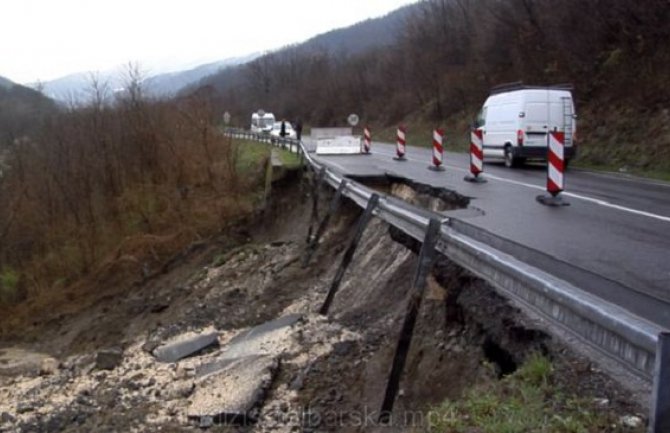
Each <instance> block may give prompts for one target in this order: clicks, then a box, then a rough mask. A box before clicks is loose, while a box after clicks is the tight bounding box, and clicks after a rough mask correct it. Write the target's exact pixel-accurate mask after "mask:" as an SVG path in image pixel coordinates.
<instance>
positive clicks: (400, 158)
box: [393, 156, 407, 161]
mask: <svg viewBox="0 0 670 433" xmlns="http://www.w3.org/2000/svg"><path fill="white" fill-rule="evenodd" d="M393 159H395V160H396V161H407V158H405V157H404V156H394V157H393Z"/></svg>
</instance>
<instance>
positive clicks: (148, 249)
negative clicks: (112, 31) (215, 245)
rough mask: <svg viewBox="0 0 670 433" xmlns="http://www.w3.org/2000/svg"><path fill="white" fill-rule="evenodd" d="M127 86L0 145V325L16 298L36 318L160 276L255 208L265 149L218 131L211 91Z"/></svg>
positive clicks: (98, 90) (95, 91)
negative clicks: (148, 94) (165, 91)
mask: <svg viewBox="0 0 670 433" xmlns="http://www.w3.org/2000/svg"><path fill="white" fill-rule="evenodd" d="M128 88H129V89H130V90H129V92H128V93H127V94H124V95H123V96H122V97H118V98H117V100H115V101H114V103H111V104H109V103H105V101H106V100H107V98H106V97H105V95H104V91H103V88H102V87H95V86H94V87H93V88H92V89H91V94H92V95H93V99H92V100H91V101H90V104H89V105H88V106H86V107H72V108H68V109H64V108H62V109H57V110H55V111H54V112H52V113H50V114H49V115H44V119H43V121H42V122H34V123H33V124H32V129H31V130H30V133H29V134H27V135H25V136H20V137H18V138H15V139H12V140H9V141H5V142H4V143H5V146H6V151H5V152H4V156H3V159H4V161H3V165H4V166H5V167H6V168H5V170H3V172H2V173H0V317H2V318H3V321H4V320H5V319H6V320H9V319H10V312H11V314H18V311H19V310H18V309H15V308H14V306H13V305H15V304H16V303H19V302H21V301H25V300H28V301H30V302H28V303H24V304H25V305H24V306H23V307H25V308H24V310H25V311H24V310H21V311H24V312H28V313H26V314H29V312H30V311H38V314H41V313H39V312H40V311H43V310H44V308H45V307H46V306H49V305H51V306H53V305H54V304H55V303H58V302H61V301H63V300H70V301H71V300H72V299H74V298H73V297H78V296H81V295H82V294H87V293H88V294H90V293H95V292H99V291H104V290H105V288H109V287H114V286H117V285H119V284H120V283H121V282H127V281H128V280H129V279H130V280H132V279H136V278H137V277H138V276H140V277H141V276H142V275H144V277H145V278H146V277H148V276H149V275H151V274H153V273H155V272H160V269H161V266H162V265H163V263H164V262H165V261H166V260H167V259H168V258H169V257H171V256H172V255H174V254H175V253H176V252H178V251H180V250H182V249H183V248H185V247H187V246H188V245H189V244H191V243H192V242H194V241H197V240H199V239H203V238H206V237H208V236H210V235H212V234H214V233H217V232H218V231H220V230H222V228H224V227H227V226H230V225H232V224H234V223H235V222H236V221H237V220H238V219H239V218H242V217H245V216H247V215H248V214H249V213H250V212H251V211H253V210H254V208H255V206H256V205H257V202H258V200H259V198H260V195H259V194H262V192H263V187H264V177H263V173H264V166H265V163H266V161H267V160H268V159H269V155H264V154H260V153H258V152H254V154H253V155H250V156H247V155H245V153H244V152H243V151H241V149H240V148H239V147H238V145H237V144H236V143H235V142H233V141H231V140H229V139H226V138H224V137H223V136H222V134H221V133H220V131H219V129H218V126H217V124H216V122H217V119H218V115H216V112H215V111H214V110H213V108H212V104H211V102H210V100H209V99H208V97H207V96H206V95H203V94H196V95H192V96H190V97H188V98H182V99H179V100H172V101H151V100H149V99H147V98H145V97H144V96H143V90H142V87H141V86H140V81H139V79H136V80H134V81H131V82H130V83H129V86H128ZM267 152H269V150H267ZM257 192H258V194H257ZM31 304H32V305H33V306H31ZM3 307H4V311H3ZM33 307H34V309H33V310H31V308H33Z"/></svg>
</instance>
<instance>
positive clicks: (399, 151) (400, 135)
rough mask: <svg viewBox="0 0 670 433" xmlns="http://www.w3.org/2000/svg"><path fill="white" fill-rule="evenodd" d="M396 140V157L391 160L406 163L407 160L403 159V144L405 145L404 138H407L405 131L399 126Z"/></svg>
mask: <svg viewBox="0 0 670 433" xmlns="http://www.w3.org/2000/svg"><path fill="white" fill-rule="evenodd" d="M397 135H398V139H397V142H396V155H397V156H395V157H394V158H393V159H395V160H396V161H407V158H405V144H406V141H405V139H406V136H407V129H406V128H405V127H404V126H402V125H400V126H398V133H397Z"/></svg>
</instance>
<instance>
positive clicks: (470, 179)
mask: <svg viewBox="0 0 670 433" xmlns="http://www.w3.org/2000/svg"><path fill="white" fill-rule="evenodd" d="M463 180H464V181H466V182H471V183H486V182H488V181H487V180H486V179H484V178H483V177H482V176H480V175H476V176H475V175H472V174H468V175H467V176H465V177H464V178H463Z"/></svg>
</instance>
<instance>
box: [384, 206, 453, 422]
mask: <svg viewBox="0 0 670 433" xmlns="http://www.w3.org/2000/svg"><path fill="white" fill-rule="evenodd" d="M441 225H442V224H441V223H440V221H439V220H437V219H435V218H431V220H430V223H429V224H428V230H426V236H425V237H424V239H423V245H422V246H421V252H420V253H419V264H418V265H417V268H416V273H415V274H414V282H413V283H412V292H411V295H410V299H409V302H408V303H407V312H406V314H405V320H404V322H403V324H402V330H401V331H400V337H399V338H398V345H397V346H396V350H395V355H394V357H393V365H392V367H391V373H390V374H389V380H388V382H387V383H386V392H385V394H384V401H383V403H382V407H381V410H380V412H379V413H380V415H379V422H380V423H384V424H387V423H388V422H389V421H390V419H391V412H392V411H393V405H394V403H395V398H396V395H397V394H398V389H399V387H400V379H401V378H402V372H403V370H404V369H405V362H406V361H407V355H408V354H409V349H410V346H411V345H412V336H413V334H414V326H415V325H416V318H417V316H418V315H419V309H420V308H421V300H422V299H423V292H424V291H425V289H426V278H427V277H428V274H429V273H430V270H431V269H432V268H433V262H434V261H435V245H436V243H437V239H438V237H439V234H440V226H441Z"/></svg>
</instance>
